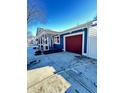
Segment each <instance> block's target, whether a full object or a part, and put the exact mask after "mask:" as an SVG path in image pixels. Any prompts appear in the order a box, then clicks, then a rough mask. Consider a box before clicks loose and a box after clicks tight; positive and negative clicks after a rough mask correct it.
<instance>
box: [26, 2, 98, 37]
mask: <svg viewBox="0 0 124 93" xmlns="http://www.w3.org/2000/svg"><path fill="white" fill-rule="evenodd" d="M34 1H37V5H38V6H39V7H40V9H41V10H43V13H44V15H45V20H46V22H45V23H42V22H40V21H38V20H35V21H34V22H33V23H30V24H28V31H30V32H32V33H33V35H35V34H36V30H37V27H41V28H42V27H43V28H47V29H51V30H56V31H63V30H65V29H68V28H71V27H73V26H76V25H79V24H83V23H85V22H87V21H90V20H92V19H93V18H94V17H95V16H96V14H97V1H96V0H34Z"/></svg>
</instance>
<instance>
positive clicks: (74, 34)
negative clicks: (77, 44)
mask: <svg viewBox="0 0 124 93" xmlns="http://www.w3.org/2000/svg"><path fill="white" fill-rule="evenodd" d="M80 34H82V36H83V38H82V39H83V40H82V41H83V43H82V55H86V53H84V38H85V37H84V31H83V32H78V33H73V34H68V35H64V38H63V39H64V40H63V41H64V49H63V50H64V51H66V50H65V46H66V40H65V38H66V37H69V36H76V35H80Z"/></svg>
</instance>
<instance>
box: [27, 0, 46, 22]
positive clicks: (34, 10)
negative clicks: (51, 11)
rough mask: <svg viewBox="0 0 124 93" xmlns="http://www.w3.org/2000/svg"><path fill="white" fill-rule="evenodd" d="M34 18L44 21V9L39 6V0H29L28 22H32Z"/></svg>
mask: <svg viewBox="0 0 124 93" xmlns="http://www.w3.org/2000/svg"><path fill="white" fill-rule="evenodd" d="M33 20H38V21H40V22H43V21H44V13H43V10H41V8H40V7H39V6H38V2H37V0H28V1H27V23H31V22H32V21H33Z"/></svg>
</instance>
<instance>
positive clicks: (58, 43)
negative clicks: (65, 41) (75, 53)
mask: <svg viewBox="0 0 124 93" xmlns="http://www.w3.org/2000/svg"><path fill="white" fill-rule="evenodd" d="M55 37H59V43H58V42H55ZM54 44H60V35H57V36H54Z"/></svg>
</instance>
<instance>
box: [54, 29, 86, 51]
mask: <svg viewBox="0 0 124 93" xmlns="http://www.w3.org/2000/svg"><path fill="white" fill-rule="evenodd" d="M80 32H83V35H84V36H83V37H84V39H83V43H84V45H83V49H82V52H83V53H86V52H87V28H84V29H79V30H76V31H73V32H71V33H69V32H68V33H64V34H61V35H60V44H55V45H54V46H55V48H57V49H63V50H64V42H65V41H64V36H66V35H71V34H76V33H80Z"/></svg>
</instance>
